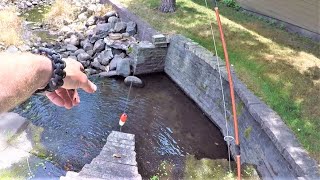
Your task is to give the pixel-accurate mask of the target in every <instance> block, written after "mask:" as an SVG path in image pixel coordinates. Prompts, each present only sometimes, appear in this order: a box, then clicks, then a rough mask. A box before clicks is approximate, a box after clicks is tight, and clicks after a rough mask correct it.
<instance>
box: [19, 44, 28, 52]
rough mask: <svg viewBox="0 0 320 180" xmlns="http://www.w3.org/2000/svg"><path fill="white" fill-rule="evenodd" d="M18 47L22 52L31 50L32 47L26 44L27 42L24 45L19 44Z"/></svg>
mask: <svg viewBox="0 0 320 180" xmlns="http://www.w3.org/2000/svg"><path fill="white" fill-rule="evenodd" d="M18 49H19V50H20V51H22V52H26V51H30V50H31V47H30V46H28V45H26V44H24V45H20V46H18Z"/></svg>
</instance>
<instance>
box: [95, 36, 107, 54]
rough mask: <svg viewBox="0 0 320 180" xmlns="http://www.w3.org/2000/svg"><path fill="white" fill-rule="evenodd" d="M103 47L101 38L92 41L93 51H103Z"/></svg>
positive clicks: (104, 45)
mask: <svg viewBox="0 0 320 180" xmlns="http://www.w3.org/2000/svg"><path fill="white" fill-rule="evenodd" d="M105 47H106V43H105V42H104V41H103V39H99V40H98V41H96V42H95V43H94V46H93V52H94V53H99V52H101V51H103V50H104V48H105Z"/></svg>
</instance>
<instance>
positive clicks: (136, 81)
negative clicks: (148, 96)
mask: <svg viewBox="0 0 320 180" xmlns="http://www.w3.org/2000/svg"><path fill="white" fill-rule="evenodd" d="M131 83H132V86H133V87H139V88H142V87H144V83H143V82H142V80H141V79H139V78H138V77H136V76H128V77H126V78H125V79H124V84H125V85H127V86H130V84H131Z"/></svg>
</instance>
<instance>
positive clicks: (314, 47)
mask: <svg viewBox="0 0 320 180" xmlns="http://www.w3.org/2000/svg"><path fill="white" fill-rule="evenodd" d="M120 2H121V3H123V4H124V5H125V6H126V7H127V8H128V9H129V10H131V11H132V12H134V13H135V14H137V15H139V16H140V17H142V18H143V19H144V20H145V21H147V22H149V23H150V24H151V25H152V26H153V27H155V28H156V29H157V30H159V31H161V32H163V33H166V34H173V33H179V34H183V35H185V36H186V37H188V38H190V39H193V40H194V41H196V42H198V43H199V44H200V45H202V46H204V47H205V48H207V49H209V50H210V51H211V52H213V43H212V40H211V37H210V26H209V23H210V22H213V26H214V29H215V36H216V39H219V33H218V31H217V29H218V28H217V25H216V22H215V15H214V13H213V11H212V9H211V8H206V7H205V4H204V1H203V0H177V11H176V12H175V13H173V14H163V13H160V12H158V11H157V7H159V2H160V1H158V0H120ZM210 7H212V4H210ZM219 9H220V13H221V20H222V23H223V26H224V31H225V36H226V40H227V46H228V50H229V57H230V60H231V63H232V64H233V66H234V68H235V70H236V73H237V75H238V76H239V78H240V79H241V80H242V81H243V82H244V83H245V84H246V85H247V87H248V88H249V89H250V90H251V91H253V92H254V93H255V94H256V95H257V96H258V97H260V98H261V99H262V100H263V101H264V102H266V103H267V104H268V105H269V106H270V107H271V108H272V109H274V110H275V111H276V112H277V113H278V114H279V115H280V116H281V117H282V119H283V120H284V121H285V123H286V124H287V125H288V126H289V127H290V128H291V129H292V130H293V131H294V133H295V134H296V136H297V138H298V139H299V141H300V142H301V143H302V145H303V146H304V147H305V148H306V149H307V150H308V151H309V153H310V154H311V156H312V157H314V158H315V159H317V160H318V162H320V133H319V132H318V131H319V129H320V103H319V102H320V93H319V92H320V79H319V77H318V74H319V71H320V70H319V67H320V59H319V57H320V54H319V53H320V51H319V48H320V44H319V43H318V42H313V41H311V40H309V39H307V38H301V37H298V36H296V35H294V34H291V33H288V32H286V31H284V30H283V29H281V28H279V27H277V26H275V25H272V22H269V21H266V20H264V19H262V18H257V17H254V16H252V15H249V14H246V13H244V12H242V11H237V10H235V9H234V8H230V7H227V6H226V5H224V4H223V3H220V7H219ZM217 46H218V54H219V56H222V55H223V51H222V46H221V43H220V41H217Z"/></svg>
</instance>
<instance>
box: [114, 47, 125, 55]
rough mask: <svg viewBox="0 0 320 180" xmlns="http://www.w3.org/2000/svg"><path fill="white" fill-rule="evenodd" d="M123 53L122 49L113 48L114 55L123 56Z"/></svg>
mask: <svg viewBox="0 0 320 180" xmlns="http://www.w3.org/2000/svg"><path fill="white" fill-rule="evenodd" d="M122 52H123V51H122V50H121V49H113V48H112V54H114V55H117V54H121V53H122Z"/></svg>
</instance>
